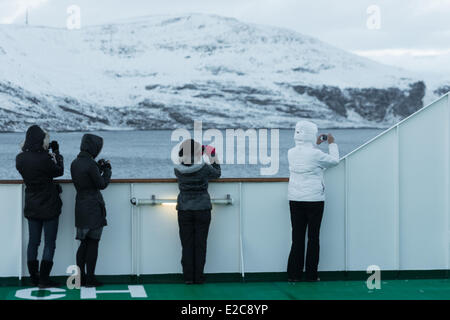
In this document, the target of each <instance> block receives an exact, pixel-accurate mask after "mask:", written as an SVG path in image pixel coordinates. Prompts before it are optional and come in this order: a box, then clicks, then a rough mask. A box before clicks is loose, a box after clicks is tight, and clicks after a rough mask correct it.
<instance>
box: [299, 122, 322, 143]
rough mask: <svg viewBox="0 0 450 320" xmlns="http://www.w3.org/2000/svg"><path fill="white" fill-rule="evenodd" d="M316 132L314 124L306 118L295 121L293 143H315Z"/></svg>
mask: <svg viewBox="0 0 450 320" xmlns="http://www.w3.org/2000/svg"><path fill="white" fill-rule="evenodd" d="M317 132H318V128H317V125H316V124H314V123H312V122H310V121H306V120H302V121H299V122H297V124H296V125H295V133H294V140H295V144H296V145H298V144H304V143H312V144H314V143H316V140H317Z"/></svg>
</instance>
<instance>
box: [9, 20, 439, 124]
mask: <svg viewBox="0 0 450 320" xmlns="http://www.w3.org/2000/svg"><path fill="white" fill-rule="evenodd" d="M435 89H436V88H435ZM430 90H431V89H430V88H427V87H426V85H425V83H424V82H423V79H421V78H420V77H418V76H417V75H414V74H412V73H409V72H407V71H404V70H401V69H397V68H393V67H389V66H385V65H382V64H378V63H376V62H373V61H371V60H368V59H366V58H362V57H359V56H356V55H353V54H350V53H347V52H345V51H343V50H340V49H337V48H334V47H332V46H329V45H327V44H325V43H323V42H320V41H319V40H316V39H314V38H311V37H308V36H305V35H301V34H299V33H296V32H293V31H290V30H286V29H279V28H273V27H267V26H260V25H253V24H246V23H243V22H240V21H238V20H236V19H231V18H224V17H220V16H213V15H202V14H191V15H183V16H151V17H145V18H139V19H132V20H128V21H121V22H120V23H116V24H110V25H102V26H94V27H86V28H83V29H81V30H66V29H54V28H44V27H29V26H19V25H0V115H1V119H0V130H3V131H22V130H25V129H26V127H27V126H28V125H29V124H30V123H39V124H41V125H43V126H45V127H46V128H48V129H51V130H95V129H106V130H115V129H152V128H176V127H179V126H186V127H189V126H191V125H192V123H193V121H194V120H203V122H204V126H209V127H219V128H223V127H292V125H293V123H295V122H296V121H297V120H298V118H300V117H305V118H311V119H314V120H315V121H317V122H318V124H319V125H320V126H322V127H358V126H359V127H360V126H371V127H379V126H386V125H389V124H391V123H392V122H395V121H398V120H399V119H401V118H403V117H405V116H407V115H408V114H410V113H411V112H413V111H415V110H417V109H418V108H420V107H421V106H422V105H423V99H424V96H425V95H427V96H430V95H431V96H433V95H435V94H436V93H435V92H432V91H430ZM430 92H431V93H430Z"/></svg>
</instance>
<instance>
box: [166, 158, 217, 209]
mask: <svg viewBox="0 0 450 320" xmlns="http://www.w3.org/2000/svg"><path fill="white" fill-rule="evenodd" d="M174 171H175V175H176V177H177V179H178V187H179V189H180V193H179V194H178V199H177V210H179V211H201V210H211V208H212V205H211V199H210V196H209V193H208V181H209V180H210V179H217V178H219V177H220V174H221V170H220V165H219V164H217V163H213V164H212V165H210V164H206V163H198V164H192V165H185V164H180V165H178V166H176V167H175V170H174Z"/></svg>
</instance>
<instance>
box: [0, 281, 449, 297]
mask: <svg viewBox="0 0 450 320" xmlns="http://www.w3.org/2000/svg"><path fill="white" fill-rule="evenodd" d="M143 286H144V288H145V291H146V294H147V296H148V299H151V300H173V299H182V300H184V299H189V300H190V299H193V300H202V299H208V300H216V299H224V300H243V299H258V300H259V299H261V300H280V299H281V300H292V299H298V300H310V299H319V300H320V299H331V300H334V299H345V300H347V299H349V300H360V299H368V300H377V299H387V300H391V299H395V300H396V299H408V300H409V299H413V300H416V299H420V300H422V299H439V300H441V299H445V300H448V299H450V280H449V279H427V280H388V281H382V283H381V289H379V290H369V289H367V287H366V283H365V281H322V282H318V283H303V282H302V283H295V284H291V283H287V282H246V283H243V282H225V283H224V282H222V283H205V284H203V285H185V284H143ZM25 288H27V287H12V286H9V287H0V299H2V300H10V299H17V298H16V297H15V294H16V291H17V290H20V289H25ZM63 289H66V291H65V294H66V295H65V297H62V298H59V299H61V300H78V299H80V290H77V289H74V290H68V289H67V288H65V287H63ZM126 289H127V285H122V284H120V285H105V286H103V287H101V288H98V290H126ZM49 294H50V292H49V291H46V290H41V291H36V292H33V295H36V296H40V297H44V296H46V295H49ZM97 299H98V300H117V299H119V300H122V299H123V300H128V299H131V297H130V295H129V294H127V293H115V294H111V293H108V294H106V293H103V294H102V293H100V294H98V295H97Z"/></svg>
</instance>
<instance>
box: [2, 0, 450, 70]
mask: <svg viewBox="0 0 450 320" xmlns="http://www.w3.org/2000/svg"><path fill="white" fill-rule="evenodd" d="M74 4H75V5H78V6H79V7H80V8H81V23H82V26H88V25H95V24H104V23H109V22H112V21H117V20H121V19H128V18H132V17H138V16H145V15H157V14H186V13H194V12H195V13H210V14H217V15H223V16H230V17H235V18H237V19H239V20H242V21H244V22H252V23H258V24H266V25H273V26H277V27H285V28H289V29H293V30H296V31H298V32H301V33H303V34H307V35H311V36H314V37H317V38H319V39H320V40H322V41H325V42H327V43H330V44H332V45H335V46H337V47H340V48H342V49H345V50H349V51H352V52H355V53H357V54H360V55H364V56H367V57H370V58H372V59H375V60H378V61H381V62H384V63H388V64H393V65H398V66H400V67H404V68H407V69H411V70H413V71H419V72H428V71H430V72H435V73H441V74H442V73H450V19H449V17H450V0H395V1H392V0H343V1H332V0H315V1H306V0H305V1H302V0H189V1H186V0H127V1H123V0H95V1H92V0H0V23H24V21H25V12H26V8H27V7H28V8H29V22H30V24H32V25H45V26H51V27H65V25H66V20H67V16H68V14H67V12H66V10H67V7H68V6H70V5H74ZM372 5H376V6H378V8H379V13H380V15H379V23H380V24H379V29H371V28H369V27H368V26H367V20H368V19H370V18H371V17H373V11H372V12H369V13H368V12H367V10H368V8H369V7H370V6H372Z"/></svg>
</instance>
